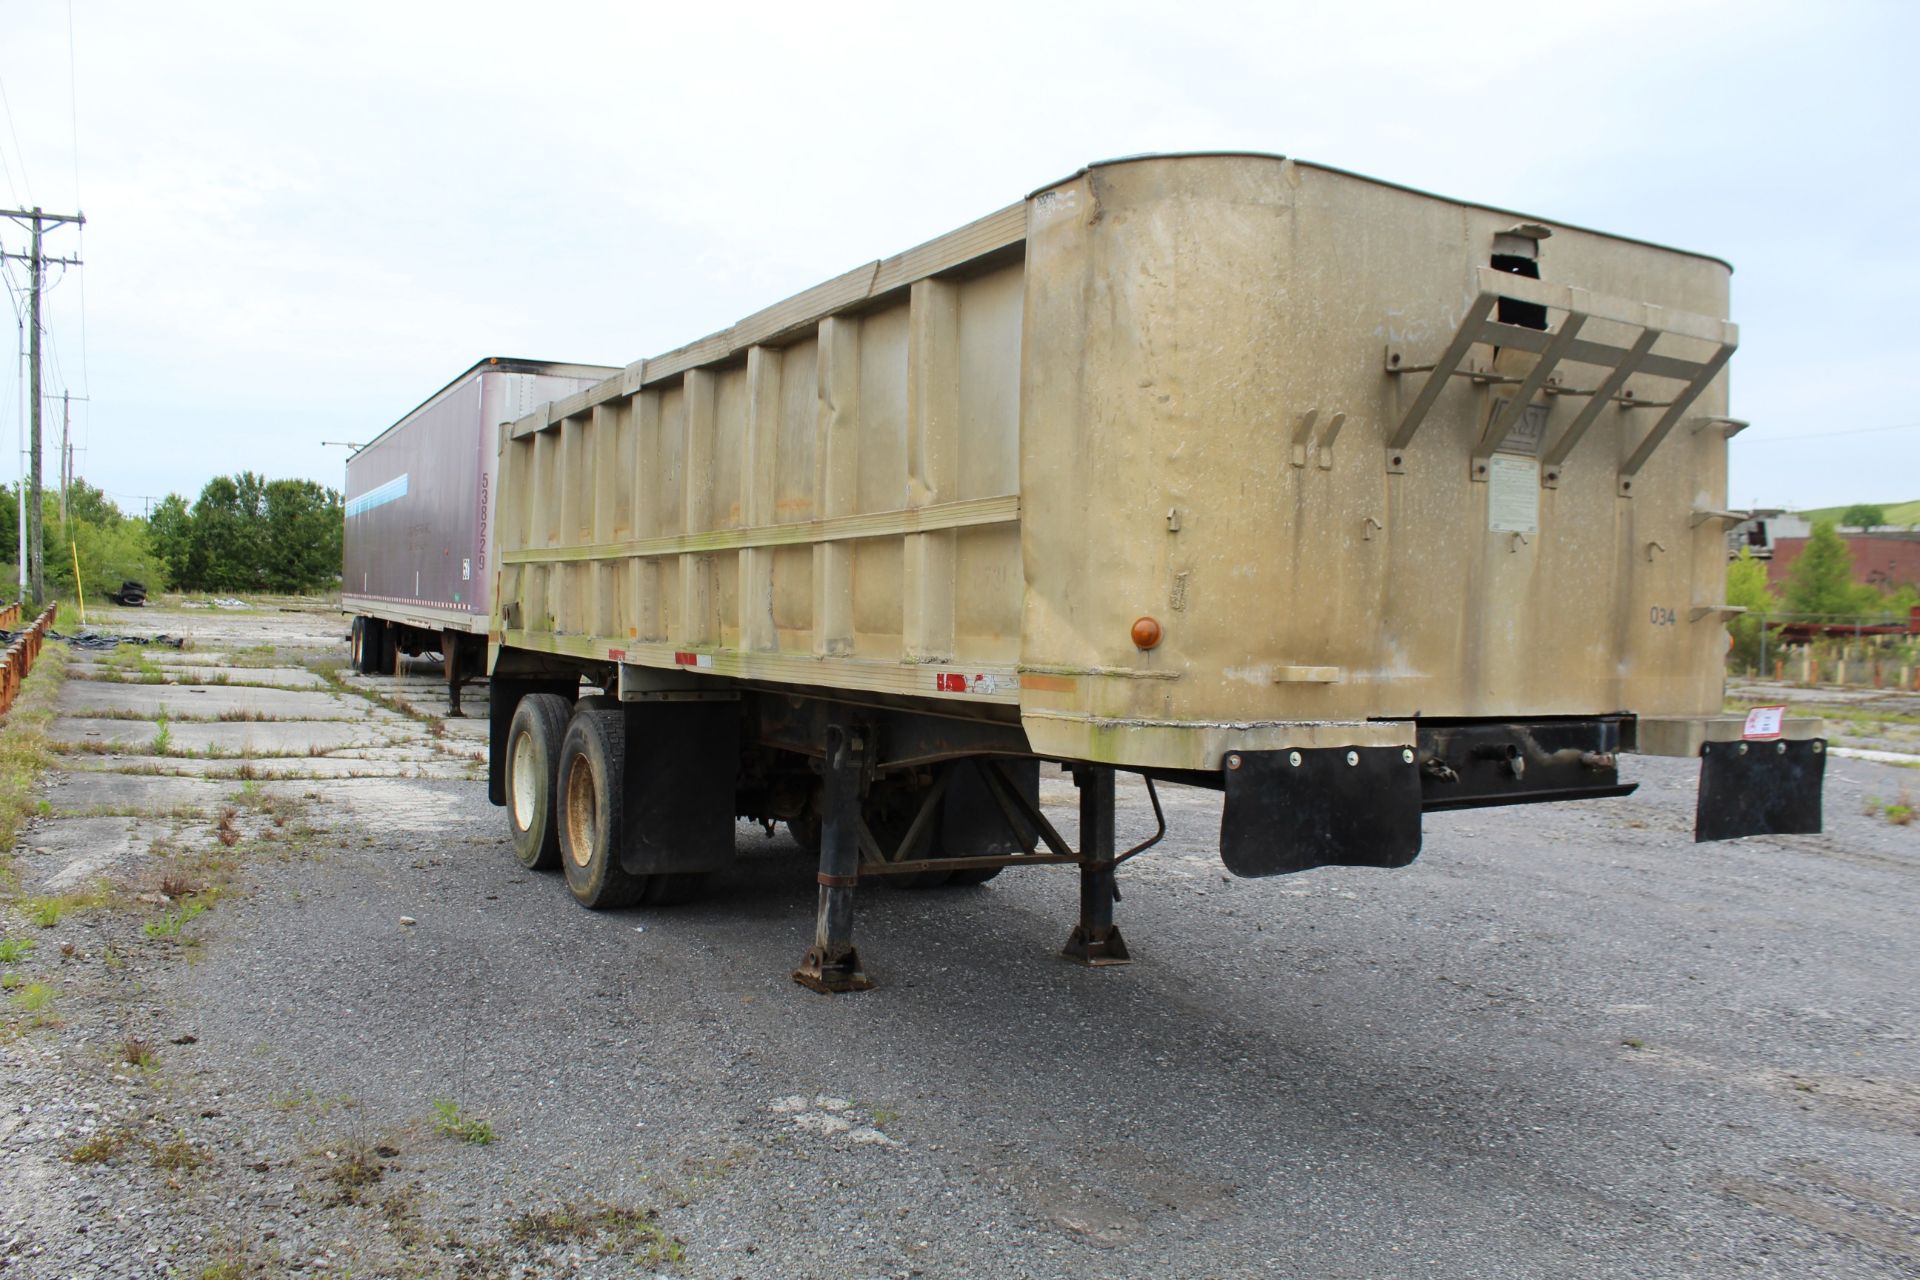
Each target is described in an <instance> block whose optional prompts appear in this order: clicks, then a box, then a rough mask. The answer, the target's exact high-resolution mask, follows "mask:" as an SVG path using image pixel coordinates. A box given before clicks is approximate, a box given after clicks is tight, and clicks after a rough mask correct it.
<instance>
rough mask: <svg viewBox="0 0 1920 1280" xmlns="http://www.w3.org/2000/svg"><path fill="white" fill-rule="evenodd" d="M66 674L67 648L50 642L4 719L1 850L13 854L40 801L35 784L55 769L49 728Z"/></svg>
mask: <svg viewBox="0 0 1920 1280" xmlns="http://www.w3.org/2000/svg"><path fill="white" fill-rule="evenodd" d="M66 675H67V646H65V645H64V644H59V643H54V644H48V645H45V646H43V647H42V648H41V650H40V657H39V660H38V661H36V662H35V663H34V664H33V670H32V672H30V673H29V674H28V676H27V681H26V684H25V685H24V686H22V689H21V694H20V700H19V701H18V702H16V703H14V704H13V709H12V710H11V711H9V712H7V714H6V718H5V719H4V720H0V853H11V852H12V850H13V847H14V845H15V843H16V842H17V841H18V840H19V838H20V828H21V827H22V826H23V825H24V824H25V823H26V820H27V819H28V818H29V817H31V816H32V814H33V812H34V810H35V808H36V807H37V804H38V802H37V801H36V800H35V799H34V795H33V788H34V784H35V783H37V782H39V781H40V775H41V774H43V773H45V772H46V771H47V770H48V769H50V768H52V767H53V764H54V753H53V747H52V744H50V743H49V742H48V741H47V726H48V725H49V724H50V723H52V721H53V718H54V716H55V714H56V713H57V710H56V708H55V706H54V701H55V699H57V698H58V697H59V696H60V686H61V685H62V684H63V683H65V681H66Z"/></svg>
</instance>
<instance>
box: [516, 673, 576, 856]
mask: <svg viewBox="0 0 1920 1280" xmlns="http://www.w3.org/2000/svg"><path fill="white" fill-rule="evenodd" d="M567 712H568V708H567V700H566V699H565V698H562V697H560V696H559V695H558V694H553V693H530V694H528V695H527V696H526V697H524V698H522V699H520V704H519V705H518V706H516V707H515V708H514V709H513V722H512V723H511V724H510V725H508V727H507V748H506V751H507V761H506V792H507V825H508V827H509V828H511V829H512V831H513V856H514V857H516V858H518V859H519V860H520V865H521V866H523V867H525V868H527V869H528V870H529V871H551V870H553V869H554V868H555V867H557V866H559V865H560V832H559V823H557V822H556V821H555V820H554V808H555V806H554V797H555V796H556V795H557V793H558V787H557V786H556V784H555V778H556V777H557V775H558V772H559V767H560V747H561V742H562V740H563V739H564V738H565V736H566V732H567Z"/></svg>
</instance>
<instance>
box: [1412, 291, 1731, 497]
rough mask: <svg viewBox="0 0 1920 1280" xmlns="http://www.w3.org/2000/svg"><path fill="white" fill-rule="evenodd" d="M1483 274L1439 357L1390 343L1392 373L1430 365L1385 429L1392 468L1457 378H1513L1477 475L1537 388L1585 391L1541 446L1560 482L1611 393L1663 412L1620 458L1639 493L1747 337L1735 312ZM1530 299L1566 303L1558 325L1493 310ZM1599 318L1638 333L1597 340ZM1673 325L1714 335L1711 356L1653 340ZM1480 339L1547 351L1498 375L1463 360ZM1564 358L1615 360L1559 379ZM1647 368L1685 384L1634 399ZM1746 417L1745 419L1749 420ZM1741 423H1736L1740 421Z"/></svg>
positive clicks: (1618, 479)
mask: <svg viewBox="0 0 1920 1280" xmlns="http://www.w3.org/2000/svg"><path fill="white" fill-rule="evenodd" d="M1475 284H1476V286H1477V289H1478V292H1477V293H1476V294H1475V296H1474V300H1473V302H1472V304H1471V305H1469V306H1468V308H1467V314H1466V317H1465V318H1464V319H1462V320H1461V322H1460V326H1459V328H1457V329H1455V330H1454V333H1453V338H1452V339H1451V340H1450V341H1449V342H1448V343H1447V347H1446V350H1445V351H1444V352H1442V353H1441V355H1440V357H1439V358H1438V359H1437V360H1435V361H1433V362H1432V363H1428V364H1415V363H1410V362H1409V361H1408V360H1407V359H1406V358H1405V356H1404V354H1403V353H1401V352H1397V351H1393V350H1389V351H1388V352H1387V364H1386V371H1387V373H1389V374H1391V375H1393V376H1396V377H1397V376H1400V375H1403V374H1409V373H1425V374H1427V375H1428V376H1427V380H1426V383H1425V384H1424V385H1423V386H1422V387H1421V388H1420V391H1419V394H1418V395H1416V396H1415V397H1414V400H1413V403H1412V404H1411V405H1409V406H1408V407H1407V411H1406V413H1405V414H1404V415H1403V416H1402V417H1401V419H1400V424H1399V426H1398V427H1397V428H1396V429H1395V430H1394V432H1393V434H1392V435H1391V436H1390V437H1388V439H1387V470H1388V471H1389V472H1391V473H1395V474H1398V473H1400V472H1403V471H1405V469H1406V466H1405V460H1406V450H1407V446H1409V445H1410V444H1412V443H1413V438H1414V436H1415V435H1416V434H1417V433H1418V432H1419V430H1420V427H1421V424H1422V423H1424V422H1425V421H1426V420H1427V415H1428V414H1429V413H1431V412H1432V410H1433V406H1434V404H1435V402H1436V401H1438V400H1439V398H1440V392H1441V391H1442V390H1444V389H1445V387H1446V385H1447V380H1448V379H1449V378H1455V377H1463V378H1471V379H1473V380H1475V381H1477V382H1488V381H1498V382H1515V383H1517V384H1518V386H1517V388H1516V390H1515V392H1514V395H1513V397H1512V398H1511V399H1509V400H1507V401H1506V402H1505V403H1504V405H1503V406H1502V407H1501V408H1500V410H1499V411H1498V412H1497V413H1496V414H1495V415H1494V418H1493V420H1492V421H1491V422H1490V423H1488V425H1487V429H1486V431H1485V432H1483V433H1482V435H1481V437H1480V439H1479V440H1478V441H1477V442H1476V444H1475V445H1474V449H1473V461H1474V467H1475V471H1474V476H1475V478H1476V479H1484V478H1485V474H1486V473H1485V463H1486V460H1487V459H1488V458H1489V457H1491V456H1492V455H1493V454H1494V453H1495V452H1497V451H1498V450H1499V449H1500V447H1501V446H1502V445H1504V444H1505V443H1506V442H1507V437H1508V436H1509V435H1510V434H1511V433H1512V431H1513V429H1514V427H1515V426H1517V425H1518V424H1519V422H1520V420H1521V417H1522V416H1523V415H1524V414H1525V413H1526V411H1527V407H1528V406H1529V405H1531V404H1532V403H1533V401H1534V398H1535V396H1537V395H1539V394H1540V393H1541V392H1542V391H1546V390H1551V391H1552V392H1553V394H1554V395H1555V396H1556V397H1557V396H1583V397H1586V400H1587V403H1586V405H1585V407H1584V408H1582V409H1581V410H1580V412H1579V414H1578V415H1576V416H1575V417H1574V419H1573V421H1571V422H1569V423H1568V424H1567V425H1566V426H1565V427H1564V428H1562V429H1561V431H1560V432H1559V434H1558V435H1556V436H1554V437H1552V440H1551V443H1547V442H1544V441H1543V442H1542V449H1541V454H1540V482H1541V484H1543V485H1545V486H1547V487H1548V488H1552V487H1554V486H1555V485H1557V484H1558V483H1559V480H1560V470H1561V467H1562V466H1563V464H1564V463H1565V462H1566V460H1567V456H1568V455H1569V454H1571V453H1572V452H1573V450H1574V446H1576V445H1578V444H1579V443H1580V440H1581V437H1583V436H1585V435H1586V433H1587V430H1588V428H1590V427H1592V426H1593V424H1594V422H1595V420H1597V419H1598V418H1599V416H1600V411H1601V410H1602V409H1603V408H1605V407H1606V406H1607V404H1608V403H1610V402H1611V403H1616V404H1618V405H1619V406H1620V408H1621V410H1622V411H1626V410H1629V409H1662V410H1664V411H1665V412H1663V413H1662V414H1661V415H1660V417H1659V419H1658V420H1657V421H1656V422H1655V423H1654V424H1653V426H1652V427H1651V428H1649V429H1648V431H1647V433H1646V434H1645V435H1644V436H1642V437H1641V438H1640V442H1639V444H1637V445H1635V446H1634V448H1633V450H1632V452H1631V453H1630V454H1629V455H1628V457H1627V460H1626V461H1625V462H1623V463H1621V464H1620V466H1619V470H1618V474H1617V475H1616V476H1615V480H1614V484H1615V490H1614V491H1615V492H1616V493H1617V494H1619V495H1620V496H1621V497H1631V496H1632V495H1633V482H1634V478H1635V477H1636V476H1638V475H1639V473H1640V470H1641V468H1643V467H1645V466H1646V464H1647V460H1648V459H1649V458H1651V457H1652V456H1653V453H1654V450H1656V449H1658V448H1659V447H1660V443H1661V442H1662V441H1663V440H1665V439H1666V438H1667V436H1668V435H1669V434H1670V433H1671V432H1672V431H1673V428H1674V427H1675V426H1676V425H1678V424H1679V422H1680V420H1681V419H1682V418H1684V417H1685V416H1686V412H1687V410H1688V409H1689V408H1691V407H1692V406H1693V402H1694V401H1695V400H1697V399H1698V398H1699V396H1700V393H1701V392H1703V391H1705V390H1706V389H1707V386H1708V384H1709V383H1711V382H1712V381H1713V380H1714V378H1715V377H1716V376H1718V374H1719V373H1720V370H1721V369H1723V368H1724V367H1726V363H1727V361H1728V360H1729V359H1730V358H1732V356H1733V352H1734V349H1735V348H1736V347H1738V346H1739V345H1740V329H1739V326H1737V325H1735V324H1732V323H1730V322H1729V321H1725V320H1719V319H1715V318H1714V317H1712V316H1706V315H1700V314H1698V313H1696V312H1691V311H1676V310H1673V309H1671V308H1667V307H1660V306H1655V305H1654V304H1652V303H1649V302H1631V301H1628V300H1627V299H1624V298H1610V297H1606V296H1603V295H1601V294H1596V293H1589V292H1588V291H1587V290H1585V289H1578V288H1574V287H1572V286H1569V285H1562V284H1549V283H1547V282H1545V281H1541V280H1533V279H1529V278H1528V277H1526V276H1516V275H1511V274H1509V273H1507V272H1504V271H1496V270H1494V269H1493V268H1491V267H1478V268H1476V269H1475ZM1503 298H1505V299H1511V300H1513V301H1516V302H1523V303H1530V304H1532V305H1534V306H1537V307H1545V308H1547V309H1548V310H1549V311H1558V312H1560V313H1561V318H1560V325H1559V328H1557V329H1553V330H1550V331H1547V330H1540V329H1532V328H1528V327H1526V326H1524V325H1516V324H1503V323H1501V322H1500V321H1499V320H1496V319H1493V318H1492V317H1493V315H1494V304H1496V303H1497V302H1499V301H1500V300H1501V299H1503ZM1593 320H1599V321H1606V322H1610V323H1612V324H1615V325H1628V326H1631V327H1633V328H1636V329H1638V330H1639V331H1640V332H1639V335H1638V336H1637V337H1635V338H1634V339H1633V341H1632V342H1630V343H1628V344H1627V345H1625V346H1619V345H1616V344H1613V343H1608V342H1595V341H1592V340H1590V339H1585V338H1582V337H1581V336H1580V334H1581V331H1582V330H1583V329H1585V328H1586V326H1587V324H1588V322H1589V321H1593ZM1667 335H1672V336H1673V337H1675V338H1683V339H1691V340H1692V341H1694V342H1695V343H1711V344H1712V352H1711V354H1708V355H1706V356H1705V357H1704V358H1699V359H1687V358H1682V357H1680V356H1676V355H1664V354H1656V353H1655V352H1654V349H1653V348H1654V346H1655V344H1656V343H1658V342H1659V341H1660V339H1661V338H1662V337H1665V336H1667ZM1476 344H1486V345H1490V346H1494V347H1503V348H1507V349H1510V350H1517V351H1531V352H1534V353H1535V354H1537V355H1538V356H1539V357H1540V359H1539V360H1538V362H1537V363H1535V365H1534V367H1533V369H1532V370H1531V371H1530V372H1529V373H1528V374H1527V375H1526V376H1525V377H1522V378H1505V377H1498V376H1490V375H1489V374H1488V373H1487V372H1486V371H1485V370H1482V369H1475V368H1468V367H1463V366H1465V365H1466V360H1467V356H1468V354H1469V353H1470V352H1471V351H1472V350H1473V348H1474V346H1475V345H1476ZM1562 364H1577V365H1591V366H1596V367H1598V368H1602V369H1606V370H1608V373H1607V375H1606V376H1605V377H1604V378H1602V379H1601V381H1600V383H1599V385H1598V386H1595V387H1588V388H1575V387H1568V386H1561V385H1559V384H1557V383H1551V380H1552V379H1553V378H1554V375H1555V373H1556V371H1557V370H1558V369H1559V367H1560V366H1561V365H1562ZM1636 373H1639V374H1644V375H1646V376H1648V377H1655V378H1669V379H1674V380H1677V381H1679V382H1681V383H1683V384H1684V385H1683V386H1682V388H1681V390H1680V391H1679V393H1678V394H1676V395H1675V396H1674V397H1673V399H1671V400H1667V401H1661V402H1653V401H1645V400H1639V399H1636V398H1635V397H1634V396H1633V395H1632V393H1631V392H1629V391H1628V390H1627V380H1628V379H1629V378H1631V377H1633V375H1634V374H1636ZM1731 422H1732V420H1730V419H1726V418H1703V419H1701V420H1699V421H1698V422H1696V423H1695V424H1694V429H1695V430H1699V429H1701V428H1702V427H1705V426H1708V425H1717V426H1720V427H1722V428H1723V429H1724V428H1726V427H1727V426H1729V425H1731ZM1742 425H1744V424H1742ZM1735 429H1736V430H1737V428H1735Z"/></svg>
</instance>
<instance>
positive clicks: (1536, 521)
mask: <svg viewBox="0 0 1920 1280" xmlns="http://www.w3.org/2000/svg"><path fill="white" fill-rule="evenodd" d="M1487 528H1489V529H1491V530H1493V531H1494V532H1495V533H1538V532H1539V531H1540V463H1539V462H1538V461H1537V460H1535V459H1533V458H1520V457H1515V456H1514V455H1513V454H1510V453H1496V454H1494V455H1493V456H1492V457H1491V458H1488V459H1487Z"/></svg>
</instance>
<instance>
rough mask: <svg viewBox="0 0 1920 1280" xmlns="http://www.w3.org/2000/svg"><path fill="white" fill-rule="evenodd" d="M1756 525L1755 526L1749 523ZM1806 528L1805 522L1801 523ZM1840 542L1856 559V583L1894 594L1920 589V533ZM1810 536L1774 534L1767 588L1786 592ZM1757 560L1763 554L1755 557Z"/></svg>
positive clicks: (1848, 537)
mask: <svg viewBox="0 0 1920 1280" xmlns="http://www.w3.org/2000/svg"><path fill="white" fill-rule="evenodd" d="M1749 523H1752V522H1749ZM1800 524H1801V527H1802V528H1805V522H1804V521H1802V522H1800ZM1840 540H1841V541H1842V542H1844V543H1846V544H1847V551H1848V552H1849V554H1851V555H1852V557H1853V580H1854V581H1855V582H1864V583H1867V584H1869V585H1871V586H1875V587H1878V588H1880V590H1882V591H1892V590H1894V589H1896V588H1898V587H1905V586H1920V532H1910V531H1906V530H1896V529H1879V530H1875V531H1874V532H1872V533H1863V532H1859V531H1843V532H1842V533H1841V534H1840ZM1806 546H1807V536H1806V535H1805V534H1800V535H1798V536H1794V537H1785V536H1782V535H1781V534H1780V533H1779V532H1777V531H1776V532H1774V533H1773V534H1772V547H1771V554H1770V555H1769V556H1767V557H1766V560H1767V586H1768V587H1770V588H1772V589H1773V590H1774V591H1783V590H1785V588H1786V585H1787V575H1788V573H1789V572H1790V571H1791V570H1792V568H1793V562H1794V561H1795V560H1798V559H1799V558H1800V553H1801V552H1802V551H1804V550H1805V549H1806ZM1754 554H1755V556H1756V557H1757V556H1758V555H1759V552H1757V551H1756V552H1755V553H1754Z"/></svg>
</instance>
